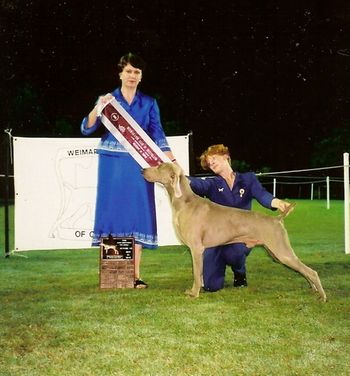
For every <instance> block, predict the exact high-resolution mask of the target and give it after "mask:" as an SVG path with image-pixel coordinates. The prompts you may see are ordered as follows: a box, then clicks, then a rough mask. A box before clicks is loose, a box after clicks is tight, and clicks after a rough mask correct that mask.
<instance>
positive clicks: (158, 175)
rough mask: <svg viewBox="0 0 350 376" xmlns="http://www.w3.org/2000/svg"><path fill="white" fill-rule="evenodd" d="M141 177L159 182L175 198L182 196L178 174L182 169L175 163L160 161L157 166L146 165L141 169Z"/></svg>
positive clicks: (152, 181)
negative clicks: (146, 166)
mask: <svg viewBox="0 0 350 376" xmlns="http://www.w3.org/2000/svg"><path fill="white" fill-rule="evenodd" d="M142 174H143V177H144V178H145V179H146V180H147V181H149V182H151V183H160V184H163V185H164V187H165V188H166V189H167V190H168V192H169V193H174V195H175V197H176V198H179V197H181V196H182V192H181V188H180V176H181V174H182V169H181V167H180V166H178V165H177V164H175V163H162V164H161V165H159V166H157V167H148V168H145V169H143V171H142Z"/></svg>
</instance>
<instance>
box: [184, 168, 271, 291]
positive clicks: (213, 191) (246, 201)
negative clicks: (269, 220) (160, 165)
mask: <svg viewBox="0 0 350 376" xmlns="http://www.w3.org/2000/svg"><path fill="white" fill-rule="evenodd" d="M189 179H190V183H191V188H192V190H193V191H194V192H195V193H196V194H198V195H200V196H205V197H207V198H208V199H210V200H211V201H213V202H216V203H217V204H221V205H224V206H230V207H233V208H239V209H245V210H250V209H251V207H252V201H253V199H254V198H255V199H256V200H257V201H258V202H259V203H260V204H261V205H262V206H264V207H266V208H268V209H272V208H271V201H272V200H273V198H274V197H273V195H272V194H271V193H269V192H268V191H266V190H265V188H264V187H263V186H262V185H261V183H260V182H259V180H258V179H257V177H256V176H255V174H253V173H252V172H247V173H238V172H236V178H235V181H234V184H233V187H232V190H231V189H230V187H229V186H228V184H227V182H226V180H225V179H224V178H222V177H221V176H215V177H213V178H206V179H201V178H194V177H189ZM249 252H250V249H249V248H247V246H246V245H245V244H244V243H235V244H228V245H223V246H219V247H213V248H207V249H206V250H205V251H204V254H203V281H204V289H205V290H207V291H217V290H220V289H222V288H223V287H224V281H225V272H226V265H229V266H231V268H232V270H233V271H235V272H238V273H240V274H243V273H245V272H246V267H245V262H246V257H247V256H248V254H249Z"/></svg>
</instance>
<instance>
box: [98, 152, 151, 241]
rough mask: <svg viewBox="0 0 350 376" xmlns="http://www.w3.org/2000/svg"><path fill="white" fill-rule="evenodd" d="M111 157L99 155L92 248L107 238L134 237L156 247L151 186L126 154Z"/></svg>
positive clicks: (138, 167) (139, 168)
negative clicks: (101, 239)
mask: <svg viewBox="0 0 350 376" xmlns="http://www.w3.org/2000/svg"><path fill="white" fill-rule="evenodd" d="M114 154H115V155H114ZM114 154H113V155H109V154H99V160H98V182H97V197H96V212H95V224H94V235H93V242H92V245H99V243H100V238H102V237H108V236H109V235H111V236H113V237H134V238H135V242H136V243H137V244H141V245H143V246H144V247H145V248H156V247H157V245H158V244H157V241H158V240H157V222H156V210H155V199H154V184H153V183H149V182H147V181H146V180H145V179H144V178H143V176H142V174H141V167H140V166H139V165H138V164H137V163H136V161H135V160H134V159H133V158H132V157H131V156H130V154H128V153H114Z"/></svg>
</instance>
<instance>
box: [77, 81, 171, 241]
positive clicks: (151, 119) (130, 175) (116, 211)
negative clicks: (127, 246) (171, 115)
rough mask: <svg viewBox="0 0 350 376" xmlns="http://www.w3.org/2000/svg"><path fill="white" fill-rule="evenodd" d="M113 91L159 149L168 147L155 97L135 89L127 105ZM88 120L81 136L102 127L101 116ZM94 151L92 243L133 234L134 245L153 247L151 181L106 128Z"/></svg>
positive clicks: (153, 225) (153, 206)
mask: <svg viewBox="0 0 350 376" xmlns="http://www.w3.org/2000/svg"><path fill="white" fill-rule="evenodd" d="M112 94H113V96H114V97H115V98H116V100H117V101H118V102H119V103H120V104H121V105H122V106H123V108H124V109H125V110H126V111H127V112H128V113H129V114H130V115H131V116H132V117H133V118H134V119H135V121H136V122H137V123H138V124H139V125H140V126H141V128H143V130H144V131H145V132H146V133H147V134H148V135H149V136H150V137H151V138H152V140H153V141H154V142H155V143H156V144H157V145H158V146H159V147H160V149H161V150H163V151H169V150H170V148H169V145H168V142H167V140H166V136H165V134H164V131H163V128H162V125H161V122H160V114H159V108H158V104H157V102H156V100H155V99H154V98H151V97H149V96H147V95H145V94H143V93H141V92H140V91H137V92H136V95H135V97H134V100H133V102H132V103H131V104H130V105H129V104H128V102H127V101H126V100H125V99H124V97H123V95H122V93H121V91H120V89H119V88H118V89H116V90H115V91H114V92H113V93H112ZM87 121H88V118H87V117H85V118H84V119H83V121H82V124H81V132H82V134H83V135H91V134H93V133H94V132H95V131H96V130H97V129H99V128H100V127H102V129H103V127H104V126H103V124H102V123H101V120H100V118H97V120H96V123H95V124H94V125H93V126H92V127H91V128H87V127H86V124H87ZM97 153H98V181H97V196H96V211H95V221H94V231H93V240H92V245H99V243H100V238H102V237H108V236H109V235H111V236H113V237H129V236H130V237H134V238H135V242H136V243H137V244H141V245H142V246H144V247H146V248H156V247H157V245H158V241H157V223H156V212H155V199H154V184H153V183H149V182H147V181H146V180H145V179H144V178H143V176H142V174H141V167H140V166H139V165H138V164H137V162H136V161H135V160H134V159H133V158H132V157H131V156H130V154H129V153H128V152H127V151H126V150H125V149H124V147H123V146H122V145H121V144H120V143H119V142H118V141H117V140H116V139H115V137H114V136H113V135H112V134H111V133H110V132H109V131H108V130H107V129H105V133H104V134H103V136H102V137H101V140H100V142H99V145H98V148H97Z"/></svg>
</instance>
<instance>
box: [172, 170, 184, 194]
mask: <svg viewBox="0 0 350 376" xmlns="http://www.w3.org/2000/svg"><path fill="white" fill-rule="evenodd" d="M171 186H172V188H173V189H174V194H175V197H176V198H180V197H181V196H182V191H181V187H180V176H179V175H178V174H176V173H175V172H173V173H172V174H171Z"/></svg>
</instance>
